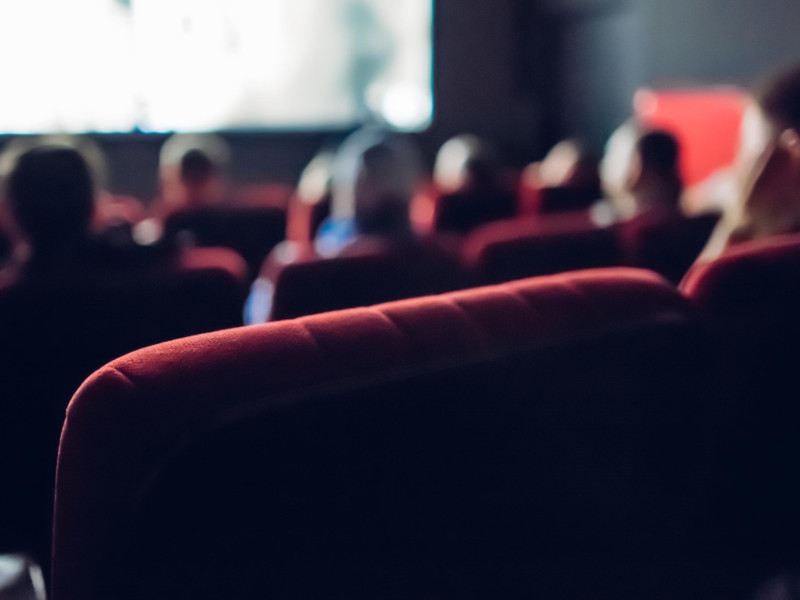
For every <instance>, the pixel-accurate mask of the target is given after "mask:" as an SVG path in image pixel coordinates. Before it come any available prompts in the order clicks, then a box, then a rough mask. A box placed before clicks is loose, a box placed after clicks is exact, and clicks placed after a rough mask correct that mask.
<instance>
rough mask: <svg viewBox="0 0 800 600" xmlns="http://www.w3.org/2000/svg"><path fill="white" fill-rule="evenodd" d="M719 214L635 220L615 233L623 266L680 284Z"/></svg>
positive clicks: (708, 236)
mask: <svg viewBox="0 0 800 600" xmlns="http://www.w3.org/2000/svg"><path fill="white" fill-rule="evenodd" d="M717 221H719V215H718V214H704V215H696V216H693V217H686V218H680V217H675V218H663V219H659V218H647V217H646V216H645V217H642V218H634V219H631V220H630V221H625V222H622V223H620V224H619V226H618V228H617V231H618V234H619V236H620V245H621V247H622V250H623V253H624V254H625V263H626V264H628V265H630V266H634V267H640V268H643V269H650V270H652V271H655V272H656V273H659V274H660V275H662V276H663V277H666V278H667V279H668V280H670V281H671V282H673V283H676V284H677V283H678V282H680V280H681V279H683V276H684V275H686V272H687V271H688V270H689V267H691V266H692V264H693V263H694V262H695V260H697V257H698V256H699V255H700V253H701V252H702V251H703V248H705V246H706V244H707V243H708V239H709V238H710V237H711V233H712V231H713V230H714V227H715V226H716V224H717Z"/></svg>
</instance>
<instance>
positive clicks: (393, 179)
mask: <svg viewBox="0 0 800 600" xmlns="http://www.w3.org/2000/svg"><path fill="white" fill-rule="evenodd" d="M420 173H421V169H420V162H419V158H418V156H417V152H416V149H415V148H414V147H413V146H411V145H410V144H409V143H408V141H407V140H406V139H404V138H402V137H397V136H390V135H388V134H385V133H383V132H381V131H380V130H377V129H371V128H370V129H363V130H361V131H357V132H356V133H354V134H353V135H351V136H350V137H349V138H348V139H346V140H345V141H344V143H343V144H342V146H341V148H340V149H339V151H338V152H337V155H336V158H335V159H334V164H333V174H332V198H331V216H330V217H329V218H328V219H327V220H326V221H325V222H324V223H323V224H322V226H321V227H320V231H319V235H318V237H317V242H316V248H317V251H318V252H319V253H320V254H321V255H323V256H334V255H336V254H339V253H340V252H342V251H343V250H344V249H345V248H347V247H349V246H352V245H353V244H355V243H358V241H359V240H360V239H362V238H364V237H381V238H385V239H393V240H405V239H409V238H410V237H411V236H412V231H411V222H410V219H409V203H410V201H411V197H412V195H413V193H414V189H415V187H416V185H417V181H418V180H419V177H420Z"/></svg>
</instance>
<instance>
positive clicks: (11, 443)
mask: <svg viewBox="0 0 800 600" xmlns="http://www.w3.org/2000/svg"><path fill="white" fill-rule="evenodd" d="M244 277H245V269H244V264H243V261H242V259H241V258H240V257H238V256H236V255H235V253H233V252H232V251H230V250H227V249H202V250H201V249H197V250H187V251H184V252H181V253H179V254H178V255H177V256H174V257H173V258H172V259H171V261H170V263H169V264H167V265H164V266H162V267H159V268H156V267H151V268H146V269H141V270H139V269H136V270H133V269H129V270H125V269H119V270H105V269H102V270H98V271H95V272H91V273H87V272H83V271H82V272H81V273H71V274H68V273H59V274H57V275H56V274H53V275H49V276H47V277H45V276H28V277H24V278H21V279H20V280H19V281H17V282H16V283H12V284H9V285H8V286H6V287H4V288H2V289H0V355H2V357H3V360H2V361H0V390H1V391H0V452H2V453H3V456H8V457H12V456H13V457H16V458H14V459H13V460H9V461H8V462H7V463H6V466H5V467H4V469H3V486H4V489H6V490H8V493H3V494H0V513H2V514H3V515H6V517H5V518H4V519H3V523H2V524H0V551H12V550H14V551H23V550H24V551H26V552H28V553H30V554H32V555H34V556H36V557H37V559H39V560H40V561H41V562H42V563H43V564H46V563H47V562H48V559H49V554H50V550H49V548H50V545H51V542H50V535H51V534H50V529H51V528H50V522H51V516H52V500H53V481H54V468H55V457H56V451H57V447H58V438H59V433H60V431H61V427H62V425H63V421H64V412H65V409H66V405H67V402H68V400H69V397H70V395H71V394H72V393H73V392H74V390H75V389H76V388H77V386H79V385H80V383H81V382H82V381H83V380H84V379H85V378H86V377H88V376H89V375H90V374H91V373H92V372H93V371H95V370H96V369H98V368H100V367H101V366H102V365H104V364H105V363H107V362H109V361H110V360H113V359H114V358H116V357H118V356H121V355H123V354H125V353H128V352H131V351H133V350H137V349H139V348H142V347H144V346H148V345H151V344H154V343H157V342H162V341H166V340H169V339H174V338H177V337H185V336H186V335H191V334H194V333H201V332H206V331H213V330H216V329H222V328H228V327H233V326H236V325H238V324H240V323H241V307H242V303H243V295H244V291H245V285H246V284H245V280H244ZM10 490H13V493H12V492H11V491H10Z"/></svg>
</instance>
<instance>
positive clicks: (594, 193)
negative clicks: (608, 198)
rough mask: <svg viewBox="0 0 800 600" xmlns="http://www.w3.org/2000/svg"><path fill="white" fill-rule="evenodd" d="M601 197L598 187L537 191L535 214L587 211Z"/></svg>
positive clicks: (569, 186) (546, 188)
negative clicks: (537, 200)
mask: <svg viewBox="0 0 800 600" xmlns="http://www.w3.org/2000/svg"><path fill="white" fill-rule="evenodd" d="M601 196H602V193H601V191H600V189H599V187H598V186H596V185H595V186H577V185H561V186H556V187H545V188H542V189H541V190H539V202H538V206H537V212H539V213H541V214H551V213H559V212H568V211H573V210H587V209H588V208H589V207H591V205H592V204H594V203H595V202H597V200H598V199H599V198H600V197H601Z"/></svg>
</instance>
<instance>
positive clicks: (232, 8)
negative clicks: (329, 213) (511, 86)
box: [0, 0, 432, 133]
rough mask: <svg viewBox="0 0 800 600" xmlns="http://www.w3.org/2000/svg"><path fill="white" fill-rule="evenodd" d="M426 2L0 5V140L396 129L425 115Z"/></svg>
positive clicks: (78, 0)
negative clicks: (374, 118) (372, 125)
mask: <svg viewBox="0 0 800 600" xmlns="http://www.w3.org/2000/svg"><path fill="white" fill-rule="evenodd" d="M431 21H432V2H431V0H71V1H70V2H65V1H64V0H19V1H15V2H12V1H10V0H7V1H4V2H2V3H0V52H2V55H3V56H4V57H6V60H5V61H4V70H5V77H6V86H4V92H3V94H0V132H3V133H47V132H69V133H81V132H127V131H133V130H141V131H148V132H167V131H215V130H231V129H265V128H279V129H292V128H302V129H309V128H320V127H322V128H324V127H336V126H349V125H353V124H355V123H358V122H360V121H364V120H366V119H367V118H368V117H369V116H370V115H378V116H379V117H380V118H382V119H384V120H385V121H386V122H388V123H389V124H390V125H393V126H395V127H398V128H400V129H419V128H422V127H425V126H426V125H427V124H428V123H429V122H430V119H431V114H432V92H431Z"/></svg>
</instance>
